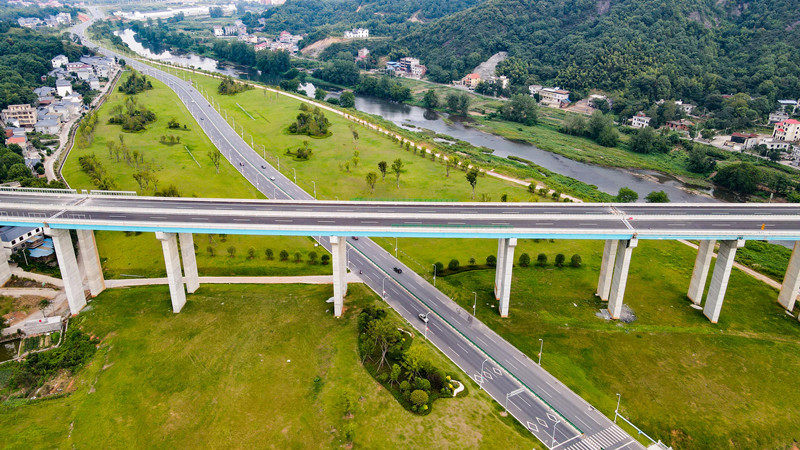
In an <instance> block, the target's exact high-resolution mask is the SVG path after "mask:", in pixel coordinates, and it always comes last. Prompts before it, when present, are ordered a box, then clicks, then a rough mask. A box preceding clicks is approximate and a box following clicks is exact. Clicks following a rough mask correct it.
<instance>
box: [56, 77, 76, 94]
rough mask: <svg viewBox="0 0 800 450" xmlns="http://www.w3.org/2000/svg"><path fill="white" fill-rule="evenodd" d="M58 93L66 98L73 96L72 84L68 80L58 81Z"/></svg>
mask: <svg viewBox="0 0 800 450" xmlns="http://www.w3.org/2000/svg"><path fill="white" fill-rule="evenodd" d="M56 91H58V96H59V97H66V96H67V95H69V94H72V83H70V82H69V81H67V80H56Z"/></svg>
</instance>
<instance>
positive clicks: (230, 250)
mask: <svg viewBox="0 0 800 450" xmlns="http://www.w3.org/2000/svg"><path fill="white" fill-rule="evenodd" d="M228 255H230V257H231V258H233V257H234V256H236V247H234V246H232V245H231V246H230V247H228Z"/></svg>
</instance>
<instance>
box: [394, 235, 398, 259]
mask: <svg viewBox="0 0 800 450" xmlns="http://www.w3.org/2000/svg"><path fill="white" fill-rule="evenodd" d="M394 257H395V258H397V238H394Z"/></svg>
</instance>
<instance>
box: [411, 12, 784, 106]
mask: <svg viewBox="0 0 800 450" xmlns="http://www.w3.org/2000/svg"><path fill="white" fill-rule="evenodd" d="M799 44H800V10H798V9H797V8H796V4H793V3H792V2H790V1H788V0H777V1H768V0H739V1H731V0H700V1H690V0H489V1H486V2H484V3H481V4H479V5H477V6H474V7H472V8H469V9H466V10H464V11H460V12H457V13H455V14H451V15H448V16H445V17H443V18H441V19H439V20H436V21H434V22H431V23H428V24H424V25H422V26H419V27H416V28H415V30H413V31H412V32H411V33H410V34H409V35H407V36H406V37H405V38H403V39H401V40H400V42H399V45H401V46H405V47H407V48H408V50H409V52H410V53H412V54H415V55H419V56H420V57H421V58H423V59H424V62H425V63H426V64H427V65H428V68H429V72H430V74H431V77H432V78H435V79H436V81H441V82H447V81H449V80H450V79H453V78H455V77H459V76H462V75H464V74H465V73H466V72H467V71H469V70H470V69H471V68H472V67H474V66H473V65H471V64H468V63H469V62H472V61H475V60H483V59H486V58H488V57H489V56H491V55H492V54H494V53H496V52H498V51H507V52H508V53H509V55H510V58H509V60H507V61H505V62H504V63H502V64H501V65H500V66H499V67H498V70H499V71H500V72H501V73H505V74H507V75H508V76H509V77H510V78H511V80H512V82H513V83H514V84H516V85H517V86H520V87H522V86H525V85H526V84H528V83H540V84H555V85H559V86H562V87H566V88H569V89H573V90H577V91H580V92H582V93H586V92H588V91H589V90H591V89H603V90H608V91H614V90H619V91H622V92H623V93H624V94H625V95H626V96H629V97H631V98H636V99H644V100H649V101H653V100H657V99H659V98H682V99H684V100H690V101H693V102H696V103H703V102H704V101H705V99H706V96H707V95H709V94H713V93H721V94H729V93H734V92H747V93H749V94H751V95H753V96H756V95H763V96H765V97H767V98H768V99H769V100H771V101H774V100H775V99H776V98H797V97H800V79H799V78H798V76H797V71H796V67H797V65H798V64H800V52H798V46H800V45H799Z"/></svg>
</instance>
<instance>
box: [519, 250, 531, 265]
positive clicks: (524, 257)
mask: <svg viewBox="0 0 800 450" xmlns="http://www.w3.org/2000/svg"><path fill="white" fill-rule="evenodd" d="M530 264H531V255H529V254H527V253H523V254H521V255H519V265H520V266H522V267H528V266H529V265H530Z"/></svg>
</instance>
